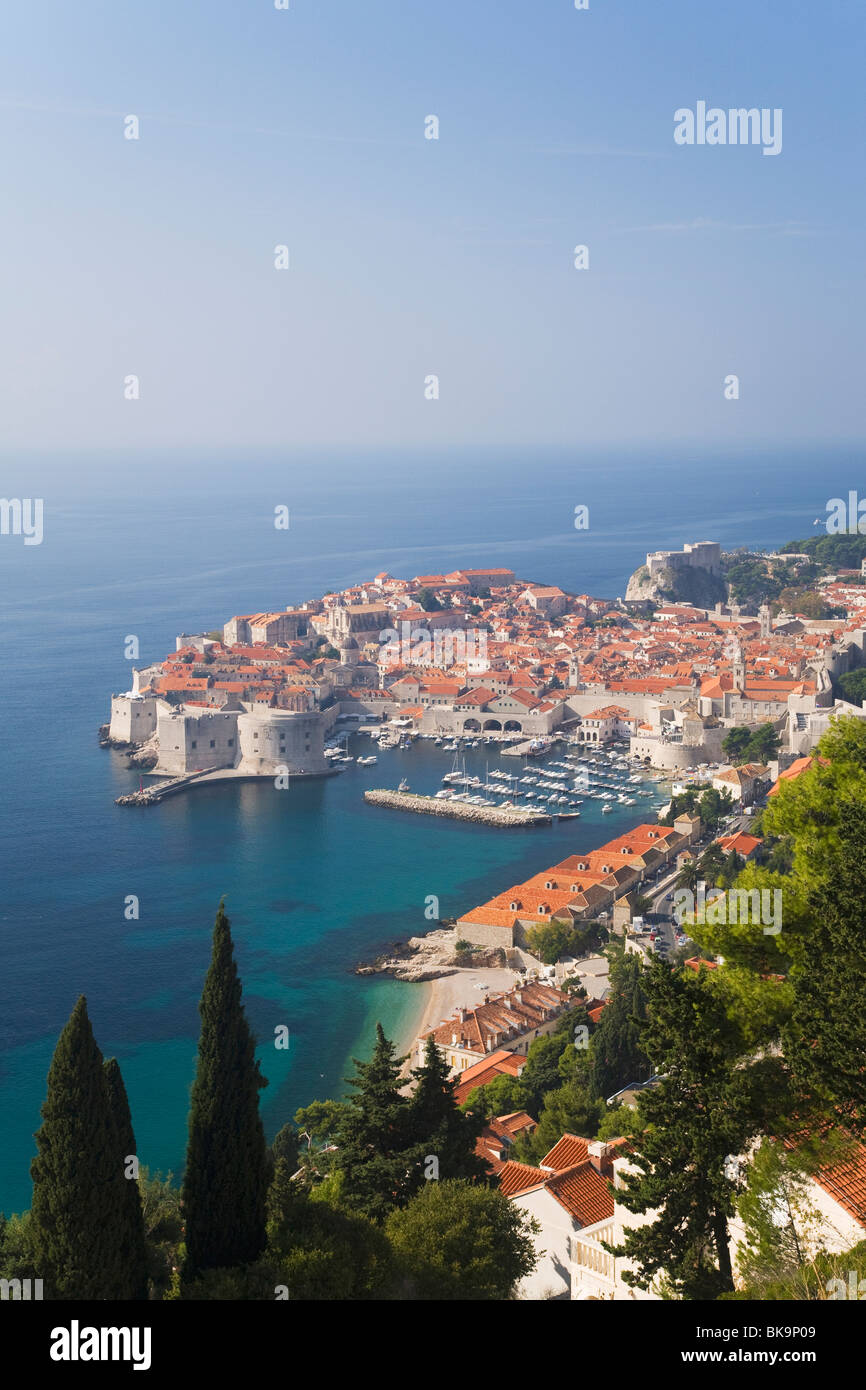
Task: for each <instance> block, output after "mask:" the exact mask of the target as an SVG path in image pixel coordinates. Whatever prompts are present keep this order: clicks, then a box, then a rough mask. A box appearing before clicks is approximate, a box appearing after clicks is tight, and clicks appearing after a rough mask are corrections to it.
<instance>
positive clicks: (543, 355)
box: [0, 0, 866, 450]
mask: <svg viewBox="0 0 866 1390" xmlns="http://www.w3.org/2000/svg"><path fill="white" fill-rule="evenodd" d="M9 10H10V11H11V13H8V14H7V16H6V18H5V21H4V26H3V27H4V32H3V43H2V47H0V129H2V139H0V149H2V160H3V182H4V193H5V198H4V203H5V209H4V217H3V219H2V227H0V277H2V291H0V293H2V304H3V332H2V334H0V411H2V418H3V421H4V429H3V436H4V441H5V444H6V446H7V447H11V448H12V449H14V450H20V449H25V448H34V449H64V448H67V447H70V446H72V445H74V446H76V447H80V448H83V449H90V448H93V449H114V448H118V447H124V448H126V447H133V446H141V447H143V448H151V447H163V446H170V445H179V446H184V447H192V448H194V449H208V448H215V447H228V448H244V447H250V448H253V447H261V446H266V447H269V446H276V447H287V446H293V445H298V446H302V447H308V446H311V445H325V446H327V445H332V444H337V445H345V444H351V445H354V446H357V447H364V448H375V447H377V446H380V445H381V446H386V445H387V446H400V447H403V446H405V447H420V448H439V447H442V446H447V445H450V444H458V445H461V446H463V445H469V446H472V445H476V444H478V445H494V446H495V445H497V444H501V443H505V442H507V443H509V444H518V445H519V444H526V445H528V446H531V445H532V444H538V445H544V444H566V445H571V444H574V443H577V442H579V443H583V444H587V443H588V444H593V443H618V442H626V443H629V442H635V443H637V442H640V443H645V444H650V445H653V444H656V443H658V444H662V445H664V444H666V443H671V444H673V443H677V442H679V443H682V442H688V441H692V440H694V441H712V442H713V444H714V445H719V444H721V445H725V444H731V445H735V444H738V443H746V442H748V443H755V442H759V441H764V440H766V441H772V442H775V443H784V442H785V441H788V440H792V441H793V440H797V441H827V442H839V441H858V440H861V439H862V438H863V436H864V433H866V431H864V418H863V412H864V405H863V402H864V395H866V393H864V391H863V388H862V368H861V363H862V360H863V327H862V325H863V322H864V312H863V310H864V305H863V283H864V277H863V269H862V258H863V250H862V226H863V211H864V209H863V202H864V191H863V177H862V171H863V158H862V155H863V123H864V103H863V97H862V91H863V79H862V72H863V61H864V35H866V11H864V7H863V5H862V4H861V3H860V0H850V2H847V0H821V3H820V4H818V3H817V0H816V3H806V0H728V2H727V3H725V4H702V3H697V2H696V0H682V2H681V0H663V2H662V3H652V0H590V9H589V11H587V12H578V11H575V10H574V8H573V3H572V0H533V3H529V0H527V2H526V3H519V2H518V0H499V3H494V0H437V3H435V4H427V3H423V2H422V0H367V3H364V2H363V0H291V9H290V10H289V11H288V12H282V11H276V10H275V9H274V7H273V0H233V3H225V2H223V3H220V0H156V2H154V0H150V2H149V3H141V4H124V3H120V0H106V2H105V3H88V0H82V2H81V3H77V4H75V5H70V4H68V3H55V2H54V0H48V2H47V3H44V2H43V3H40V4H24V3H18V4H17V5H14V6H10V7H9ZM699 100H706V101H707V102H708V103H709V104H710V105H718V106H721V107H724V108H727V107H729V106H735V107H736V106H749V107H751V106H757V107H771V108H775V107H780V108H782V110H783V113H784V114H783V149H782V153H781V154H780V155H779V156H778V157H775V158H769V157H765V156H763V155H762V153H761V150H760V149H759V148H753V147H721V148H719V147H717V148H711V147H706V146H705V147H702V148H700V147H692V148H682V147H678V146H677V145H675V144H674V141H673V127H674V119H673V118H674V112H675V111H676V110H677V109H678V108H680V107H692V108H694V106H695V104H696V103H697V102H698V101H699ZM130 113H132V114H135V115H137V116H138V117H139V118H140V122H141V134H140V139H139V140H138V141H128V140H125V139H124V138H123V118H124V116H125V115H127V114H130ZM431 113H432V114H436V115H437V116H438V117H439V120H440V138H439V140H438V141H427V140H425V139H424V118H425V117H426V116H427V115H428V114H431ZM577 243H582V244H586V245H588V246H589V248H590V268H589V270H588V271H581V272H579V271H576V270H575V269H574V268H573V265H572V248H573V247H574V246H575V245H576V244H577ZM276 244H286V245H288V247H289V250H290V258H291V268H290V269H289V270H288V271H286V272H278V271H276V270H275V269H274V268H273V248H274V246H275V245H276ZM131 373H134V374H136V375H138V376H139V378H140V382H141V399H140V400H138V401H136V402H130V401H125V400H124V399H123V379H124V377H125V376H127V375H128V374H131ZM429 373H435V374H437V375H438V376H439V379H440V398H439V400H438V401H426V400H425V399H424V394H423V383H424V378H425V376H427V375H428V374H429ZM728 373H736V374H737V375H738V376H739V378H740V399H739V400H737V401H726V400H725V399H724V394H723V382H724V378H725V376H726V375H727V374H728Z"/></svg>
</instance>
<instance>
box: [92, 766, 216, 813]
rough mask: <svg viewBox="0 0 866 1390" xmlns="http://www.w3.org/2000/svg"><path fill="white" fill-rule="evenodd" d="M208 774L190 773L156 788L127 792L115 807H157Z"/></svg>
mask: <svg viewBox="0 0 866 1390" xmlns="http://www.w3.org/2000/svg"><path fill="white" fill-rule="evenodd" d="M207 775H208V774H207V773H205V772H188V773H186V775H185V776H183V777H169V778H167V779H166V780H165V781H164V782H157V783H156V784H155V786H152V787H148V788H147V789H144V788H142V789H141V790H140V791H135V792H127V793H126V795H125V796H118V797H115V800H114V804H115V806H155V805H156V803H157V802H158V801H164V800H165V799H166V797H168V796H176V795H177V793H178V792H182V791H183V790H184V788H186V787H189V786H191V785H192V783H193V782H198V781H201V779H202V778H203V777H206V776H207Z"/></svg>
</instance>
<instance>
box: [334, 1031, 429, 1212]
mask: <svg viewBox="0 0 866 1390" xmlns="http://www.w3.org/2000/svg"><path fill="white" fill-rule="evenodd" d="M402 1061H403V1059H402V1058H399V1057H397V1056H396V1050H395V1047H394V1044H393V1043H392V1042H391V1041H390V1040H389V1039H388V1038H386V1037H385V1033H384V1031H383V1029H382V1025H381V1023H377V1024H376V1046H375V1048H374V1050H373V1056H372V1058H371V1059H370V1061H369V1062H359V1061H358V1060H357V1058H353V1062H354V1066H355V1069H356V1075H355V1076H353V1077H346V1080H347V1081H348V1083H349V1085H350V1086H353V1087H354V1088H355V1095H354V1096H353V1097H352V1099H351V1100H350V1102H349V1103H348V1104H347V1105H346V1107H345V1111H344V1114H343V1115H342V1117H341V1121H340V1128H339V1131H338V1134H337V1154H336V1157H335V1160H334V1167H335V1170H336V1171H337V1173H338V1174H339V1175H340V1179H341V1185H340V1192H341V1196H342V1198H344V1199H345V1202H346V1206H347V1207H348V1209H349V1210H351V1211H355V1212H360V1213H361V1214H362V1215H363V1216H369V1217H370V1218H371V1219H372V1220H374V1221H382V1220H383V1219H384V1218H385V1217H386V1216H387V1215H388V1213H389V1212H390V1211H393V1210H394V1208H395V1207H399V1206H402V1205H403V1204H404V1203H405V1202H406V1201H408V1199H409V1196H410V1195H411V1192H412V1187H413V1182H414V1178H415V1174H414V1172H413V1171H412V1167H413V1156H412V1155H410V1154H409V1153H408V1152H407V1150H409V1148H410V1147H411V1144H412V1129H411V1124H410V1118H409V1102H408V1100H407V1099H406V1097H405V1096H401V1094H400V1087H401V1085H403V1084H405V1083H404V1082H403V1079H402V1078H401V1076H400V1067H401V1064H402Z"/></svg>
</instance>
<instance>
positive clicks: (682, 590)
mask: <svg viewBox="0 0 866 1390" xmlns="http://www.w3.org/2000/svg"><path fill="white" fill-rule="evenodd" d="M727 597H728V586H727V584H726V583H725V581H724V579H722V578H721V576H720V575H717V574H711V573H710V571H709V570H705V569H700V568H698V567H697V566H691V567H688V568H686V567H684V568H682V569H680V568H677V569H674V568H673V567H672V566H670V567H668V566H666V567H665V568H664V569H662V570H660V571H659V573H658V574H656V575H655V576H654V577H653V578H650V573H649V570H648V569H647V567H646V565H641V567H640V569H636V570H635V572H634V574H633V575H632V576H631V578H630V579H629V581H628V588H627V589H626V592H625V598H626V602H627V603H691V604H693V605H694V606H695V607H696V608H713V607H715V605H716V604H717V603H725V602H726V601H727Z"/></svg>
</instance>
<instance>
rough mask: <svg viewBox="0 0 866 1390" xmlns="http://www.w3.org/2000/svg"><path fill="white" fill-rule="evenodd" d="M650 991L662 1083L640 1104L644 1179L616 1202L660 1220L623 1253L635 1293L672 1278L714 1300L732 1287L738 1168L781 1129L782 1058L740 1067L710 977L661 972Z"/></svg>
mask: <svg viewBox="0 0 866 1390" xmlns="http://www.w3.org/2000/svg"><path fill="white" fill-rule="evenodd" d="M646 992H647V1003H648V1010H649V1019H648V1022H647V1024H646V1025H645V1028H644V1036H643V1044H642V1045H643V1047H644V1048H645V1050H646V1053H647V1055H648V1056H649V1058H650V1059H651V1061H652V1063H653V1066H654V1068H655V1071H656V1073H657V1074H658V1075H659V1076H660V1077H661V1080H660V1082H659V1084H658V1085H657V1086H655V1087H651V1088H649V1089H647V1090H645V1091H642V1092H641V1093H640V1096H639V1098H638V1118H637V1122H636V1137H635V1139H634V1141H633V1142H634V1147H635V1153H634V1157H633V1165H634V1170H635V1171H633V1172H632V1173H625V1174H623V1175H622V1179H623V1186H622V1188H621V1189H620V1190H619V1191H618V1193H617V1197H618V1200H619V1201H620V1202H621V1203H622V1204H623V1206H625V1207H626V1208H627V1210H629V1211H632V1212H639V1213H646V1212H649V1211H653V1212H655V1213H656V1214H655V1217H654V1219H653V1220H652V1221H650V1222H648V1223H647V1224H646V1225H643V1226H639V1227H633V1228H631V1229H627V1230H626V1232H625V1237H624V1241H623V1243H622V1245H621V1246H619V1247H617V1250H616V1253H617V1254H618V1255H619V1256H625V1257H626V1258H627V1259H628V1260H630V1261H631V1262H633V1264H634V1270H633V1271H632V1272H627V1273H626V1274H624V1276H623V1277H624V1278H625V1280H626V1282H628V1283H630V1284H635V1285H638V1286H639V1287H642V1288H646V1287H648V1286H649V1285H650V1284H651V1283H652V1281H653V1280H654V1279H655V1278H656V1277H657V1276H659V1275H662V1276H664V1278H665V1279H666V1280H667V1282H668V1284H669V1286H670V1288H671V1289H672V1290H673V1292H674V1293H675V1294H676V1295H677V1296H679V1297H682V1298H686V1299H714V1298H717V1297H718V1296H719V1295H720V1294H722V1293H724V1292H726V1291H728V1292H730V1291H732V1290H733V1287H734V1282H733V1274H732V1270H731V1258H730V1251H729V1246H728V1222H729V1220H730V1217H731V1216H732V1215H733V1212H734V1206H735V1199H736V1195H737V1192H738V1175H737V1174H736V1173H735V1172H733V1171H732V1168H731V1157H732V1156H735V1155H737V1154H740V1153H742V1152H743V1151H744V1149H745V1148H746V1146H747V1145H748V1143H749V1141H750V1140H751V1138H752V1137H753V1136H754V1135H755V1134H757V1133H759V1132H761V1131H762V1130H763V1128H764V1126H765V1125H767V1124H773V1123H775V1122H776V1121H777V1119H778V1118H779V1114H780V1108H781V1105H782V1100H783V1097H784V1096H785V1095H786V1094H787V1091H786V1087H785V1085H784V1073H783V1070H782V1064H781V1062H780V1061H779V1059H777V1058H774V1057H765V1058H763V1059H761V1060H759V1061H756V1062H751V1061H746V1060H744V1059H743V1058H742V1057H741V1052H742V1039H741V1037H740V1035H739V1034H738V1032H737V1030H736V1028H735V1027H734V1025H733V1024H732V1023H731V1021H730V1019H729V1017H728V1011H727V1009H726V1007H725V1002H724V998H723V996H722V995H721V993H720V992H718V991H716V990H715V989H714V987H713V981H712V979H711V978H710V977H709V972H708V971H699V972H698V973H697V974H696V973H694V972H692V971H690V970H683V971H677V972H673V971H671V969H670V968H669V967H668V966H666V965H663V964H661V963H660V962H654V963H653V965H652V966H651V967H650V970H649V973H648V975H647V979H646Z"/></svg>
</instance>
